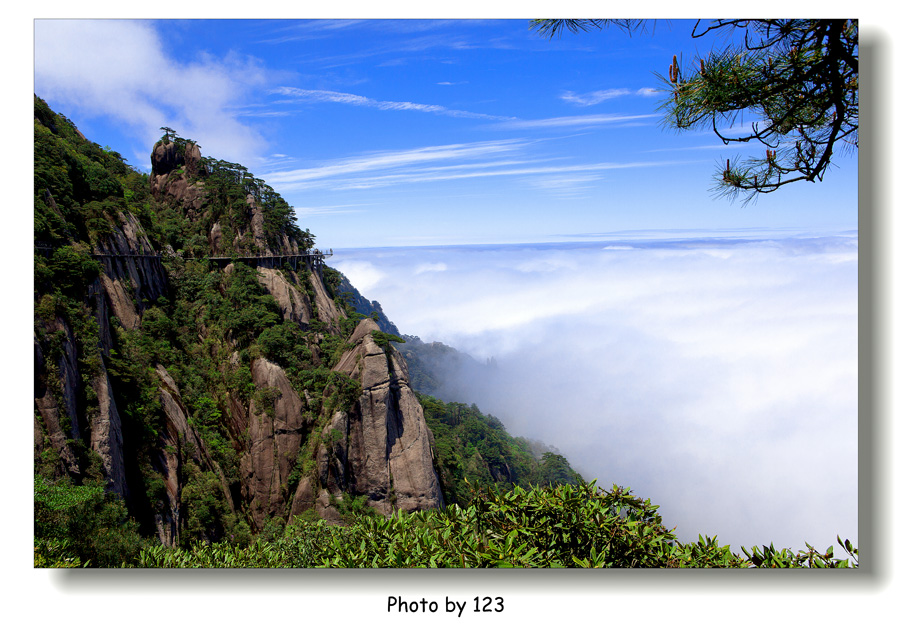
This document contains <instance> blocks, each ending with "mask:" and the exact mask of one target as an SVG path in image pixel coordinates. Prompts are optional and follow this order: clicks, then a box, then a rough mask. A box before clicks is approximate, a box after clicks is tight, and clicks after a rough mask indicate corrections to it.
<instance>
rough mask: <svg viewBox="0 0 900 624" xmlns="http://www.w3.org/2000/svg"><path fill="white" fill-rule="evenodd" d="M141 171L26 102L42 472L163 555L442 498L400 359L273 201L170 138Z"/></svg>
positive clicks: (245, 178)
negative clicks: (119, 515)
mask: <svg viewBox="0 0 900 624" xmlns="http://www.w3.org/2000/svg"><path fill="white" fill-rule="evenodd" d="M152 167H153V168H152V173H151V174H150V175H149V176H148V175H146V174H141V173H139V172H136V171H134V170H133V169H131V168H130V167H128V166H127V165H126V164H125V163H124V162H123V161H122V159H121V157H120V156H119V155H118V154H116V153H115V152H111V151H109V150H104V149H102V148H100V147H99V146H97V145H96V144H93V143H91V142H89V141H87V140H86V139H84V137H83V136H81V134H80V133H79V132H78V131H77V129H76V128H75V127H74V126H73V125H72V124H71V122H69V121H68V120H67V119H65V118H64V117H63V116H61V115H57V114H55V113H54V112H53V111H51V110H50V109H49V107H47V106H46V104H45V103H44V102H43V101H41V100H40V99H39V98H37V97H36V98H35V329H34V350H35V417H34V431H35V436H34V445H35V471H36V474H37V475H38V478H39V479H45V480H50V481H54V482H56V483H62V484H68V486H71V487H84V486H87V485H90V484H102V485H103V486H104V488H105V489H106V490H107V491H108V492H111V493H113V494H115V495H118V496H120V497H121V498H122V499H124V501H125V502H126V503H127V506H128V510H129V513H130V514H131V515H132V516H133V517H134V518H136V519H137V520H138V522H139V523H140V526H141V530H142V532H143V533H144V534H146V535H155V536H156V537H158V539H160V540H161V541H162V542H163V543H164V544H174V543H188V542H191V541H196V540H217V539H221V538H222V537H223V536H225V535H246V534H249V533H251V532H258V531H261V530H263V529H264V528H265V527H266V525H267V524H268V523H270V522H272V521H275V520H278V521H280V522H285V521H289V520H290V518H291V517H292V516H294V515H299V514H301V513H304V512H308V511H310V510H311V512H312V513H315V514H317V515H319V516H321V517H325V518H329V519H331V520H333V521H339V520H340V514H339V512H338V510H337V509H336V504H338V503H340V501H341V499H342V498H343V497H344V496H351V497H357V498H360V497H361V498H363V499H364V500H365V502H366V504H367V505H369V506H370V507H373V508H374V509H376V510H378V511H380V512H381V513H390V511H391V510H393V509H404V510H407V511H412V510H417V509H426V508H433V507H438V506H440V505H441V504H442V502H443V498H442V495H441V491H440V488H439V485H438V480H437V476H436V474H435V471H434V467H433V464H432V459H431V458H432V451H431V443H430V437H429V434H428V429H427V426H426V424H425V421H424V418H423V416H422V409H421V406H420V405H419V404H418V402H417V401H416V400H415V397H414V396H413V395H412V392H411V390H409V388H408V380H407V377H406V375H407V373H406V369H405V365H404V364H403V363H402V360H401V359H400V358H399V357H398V356H397V355H396V354H393V353H390V354H389V353H387V352H386V351H385V350H384V349H383V348H382V347H380V346H379V345H378V344H376V342H375V341H374V340H373V338H372V332H373V331H376V330H377V328H376V327H375V326H374V324H373V323H372V322H371V321H362V322H360V321H359V318H358V315H348V312H347V311H345V309H344V306H343V305H341V303H340V302H336V301H334V300H333V299H332V298H331V297H330V296H329V295H328V289H327V287H326V285H325V284H324V279H323V265H322V258H323V255H322V254H320V253H318V252H317V250H314V249H313V243H314V239H313V237H312V235H311V234H310V233H309V232H308V231H303V230H300V229H299V228H298V227H297V226H296V224H295V223H294V222H293V219H292V213H291V211H290V208H289V206H287V204H286V202H284V200H283V199H282V198H281V197H280V196H279V195H278V194H277V193H275V192H274V191H273V190H272V189H271V188H270V187H268V186H267V185H266V184H265V183H264V182H263V181H262V180H259V179H257V178H254V177H253V176H252V175H251V174H249V173H248V172H247V171H246V169H244V168H243V167H241V166H240V165H235V164H233V163H225V162H222V161H216V160H214V159H209V158H205V157H203V156H202V155H201V154H200V150H199V147H198V146H197V145H196V144H194V143H192V142H191V141H187V140H185V139H181V138H180V137H177V136H175V135H174V134H173V133H172V132H171V131H169V130H168V129H166V134H165V135H164V136H163V138H162V139H161V140H160V141H159V142H157V144H156V145H155V146H154V149H153V154H152ZM279 256H291V257H290V258H288V259H287V261H282V260H281V259H279V258H278V257H279Z"/></svg>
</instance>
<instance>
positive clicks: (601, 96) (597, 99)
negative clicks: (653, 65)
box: [559, 87, 661, 106]
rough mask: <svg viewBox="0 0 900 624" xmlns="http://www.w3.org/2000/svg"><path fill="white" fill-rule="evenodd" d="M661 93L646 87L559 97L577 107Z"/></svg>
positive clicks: (566, 94) (564, 94) (568, 94)
mask: <svg viewBox="0 0 900 624" xmlns="http://www.w3.org/2000/svg"><path fill="white" fill-rule="evenodd" d="M659 93H661V91H659V90H658V89H652V88H650V87H644V88H643V89H637V90H634V89H603V90H600V91H591V92H590V93H583V94H578V93H573V92H572V91H563V92H562V94H561V95H560V96H559V99H561V100H562V101H564V102H568V103H569V104H575V105H576V106H594V105H595V104H599V103H601V102H605V101H607V100H612V99H615V98H620V97H625V96H629V95H637V96H640V97H652V96H655V95H658V94H659Z"/></svg>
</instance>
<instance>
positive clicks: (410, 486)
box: [291, 319, 443, 517]
mask: <svg viewBox="0 0 900 624" xmlns="http://www.w3.org/2000/svg"><path fill="white" fill-rule="evenodd" d="M377 330H378V326H377V325H376V324H375V322H374V321H372V320H371V319H364V320H363V321H362V322H360V324H359V326H357V328H356V330H355V331H354V332H353V335H352V336H351V337H350V340H349V342H350V344H351V345H352V348H351V349H349V350H348V351H346V352H345V353H344V355H343V356H342V357H341V359H340V362H338V364H337V366H336V367H335V369H334V370H335V371H338V372H341V373H344V374H346V375H348V376H349V377H350V378H351V379H353V380H356V381H358V382H359V383H360V386H361V388H362V393H361V395H360V396H359V398H358V399H357V400H356V401H355V402H354V403H353V405H352V406H351V407H350V409H349V410H348V411H337V412H335V414H334V415H333V417H332V418H331V420H330V422H329V423H328V425H327V426H326V427H325V428H324V429H323V431H322V441H321V442H320V444H319V446H318V449H317V451H316V469H317V470H316V473H315V474H313V475H307V476H306V477H305V478H304V479H303V481H301V483H300V484H299V486H298V487H297V492H296V494H295V497H294V504H293V506H292V509H291V514H292V515H296V514H299V513H302V512H303V511H305V510H306V509H310V508H315V509H316V511H317V512H318V513H319V515H322V516H325V517H327V512H328V506H329V505H328V501H329V498H330V496H337V497H341V496H342V495H343V494H344V493H348V494H351V495H357V496H365V497H366V498H367V499H368V501H369V504H370V505H371V506H373V507H375V508H376V509H378V510H379V511H380V512H382V513H385V514H388V513H390V512H391V511H393V510H395V509H402V510H404V511H418V510H421V509H431V508H434V507H439V506H442V505H443V497H442V495H441V490H440V486H439V484H438V479H437V474H436V473H435V470H434V465H433V455H432V446H433V440H432V438H431V432H430V431H429V430H428V427H427V426H426V424H425V418H424V416H423V414H422V407H421V406H420V405H419V402H418V401H417V400H416V397H415V394H414V393H413V391H412V389H411V388H410V387H409V380H408V374H407V371H406V365H405V363H404V362H403V359H402V357H400V356H399V354H398V353H397V352H396V351H394V350H393V349H392V348H390V347H387V350H385V349H384V348H382V347H379V346H378V345H377V344H376V343H375V340H374V339H373V337H372V332H373V331H377Z"/></svg>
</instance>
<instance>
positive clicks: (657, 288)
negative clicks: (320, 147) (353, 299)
mask: <svg viewBox="0 0 900 624" xmlns="http://www.w3.org/2000/svg"><path fill="white" fill-rule="evenodd" d="M333 265H334V266H335V267H336V268H338V269H339V270H341V271H343V272H345V273H346V274H347V275H348V277H349V278H350V280H351V281H352V282H353V283H354V284H356V285H357V286H358V287H359V288H360V289H361V291H362V292H363V294H364V295H366V296H367V297H369V298H370V299H377V300H378V301H379V302H380V303H381V304H382V306H383V308H384V310H385V312H386V314H387V315H388V316H389V317H390V319H391V320H392V321H394V323H396V324H397V326H398V327H399V328H400V330H401V331H403V332H404V333H408V334H415V335H418V336H420V337H421V338H422V339H423V340H426V341H430V340H440V341H442V342H445V343H447V344H450V345H452V346H455V347H457V348H459V349H461V350H463V351H466V352H469V353H471V354H472V355H474V356H476V357H478V358H488V357H493V358H495V360H496V363H497V366H496V368H495V369H494V370H493V372H492V373H491V374H490V375H487V376H486V375H484V373H483V370H482V371H479V372H478V373H477V374H468V373H466V372H465V371H463V372H461V374H460V377H459V378H458V379H454V380H449V383H448V387H453V388H454V392H456V393H457V394H459V395H460V396H458V397H456V398H457V400H462V401H466V402H476V403H477V404H478V405H479V407H480V408H481V409H482V410H483V411H487V412H490V413H493V414H494V415H495V416H498V417H499V418H500V419H501V420H502V421H503V422H504V423H505V424H506V426H507V428H508V430H509V431H510V432H511V433H512V434H514V435H521V436H526V437H531V438H536V439H540V440H542V441H543V442H545V443H548V444H552V445H555V446H557V447H559V448H560V449H561V450H562V451H563V453H564V454H565V455H566V456H567V457H569V458H570V460H571V461H572V463H573V465H574V466H575V467H576V468H577V469H578V470H579V471H580V472H581V473H582V474H583V475H584V476H585V477H586V478H588V479H593V478H597V479H599V482H600V483H601V484H603V485H607V486H608V485H610V484H612V483H618V484H620V485H627V486H630V487H632V488H633V489H634V490H635V491H636V493H637V494H638V495H640V496H643V497H649V498H651V499H652V500H653V502H654V503H656V504H660V505H661V509H660V511H661V512H662V514H663V518H664V520H665V521H666V523H667V525H668V526H670V527H671V526H675V525H677V529H676V530H677V533H678V534H679V536H680V537H681V538H682V539H692V538H693V539H696V536H697V534H698V533H704V534H709V535H718V536H719V538H720V543H729V544H732V545H733V546H735V547H737V546H738V545H753V544H757V545H759V544H763V543H764V544H769V543H770V542H774V543H775V545H776V546H779V547H785V546H787V547H793V548H801V547H803V545H804V542H805V541H809V542H810V543H812V544H813V545H815V546H817V547H819V548H826V547H827V545H829V544H831V543H833V542H834V537H835V534H836V533H840V535H841V537H843V538H849V539H850V540H851V541H854V543H855V541H856V538H857V534H856V532H857V517H856V516H857V504H856V500H857V469H856V466H857V434H856V431H857V379H858V377H857V338H856V337H857V239H856V237H855V236H849V237H846V236H835V237H827V238H784V239H779V240H765V239H759V240H754V239H752V238H750V239H746V238H745V239H731V240H713V239H703V238H696V239H693V240H690V241H687V240H683V241H653V240H644V239H632V240H625V241H610V240H607V241H603V242H594V243H565V244H558V245H530V246H526V245H516V246H469V247H455V248H450V247H442V248H418V249H410V248H406V249H379V250H374V249H372V250H358V251H343V252H340V253H338V254H336V255H335V256H334V262H333Z"/></svg>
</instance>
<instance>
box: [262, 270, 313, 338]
mask: <svg viewBox="0 0 900 624" xmlns="http://www.w3.org/2000/svg"><path fill="white" fill-rule="evenodd" d="M256 271H257V273H258V276H259V282H260V284H262V285H263V287H264V288H265V289H266V290H268V291H269V293H270V294H271V295H272V296H273V297H275V301H277V302H278V306H279V307H280V308H281V314H282V316H283V317H284V318H285V320H290V321H294V322H296V323H300V324H301V325H303V326H306V325H308V324H309V319H310V318H312V305H311V303H310V301H309V298H308V297H307V296H306V294H305V293H301V292H300V291H299V290H298V289H297V288H296V287H294V285H293V284H292V283H290V282H288V281H287V280H286V279H285V278H284V275H282V274H281V272H280V271H278V270H277V269H267V268H263V267H260V268H258V269H257V270H256ZM295 283H296V280H295Z"/></svg>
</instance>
